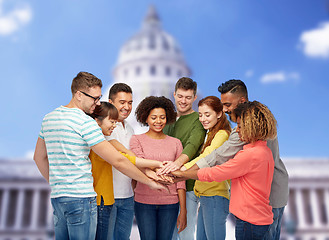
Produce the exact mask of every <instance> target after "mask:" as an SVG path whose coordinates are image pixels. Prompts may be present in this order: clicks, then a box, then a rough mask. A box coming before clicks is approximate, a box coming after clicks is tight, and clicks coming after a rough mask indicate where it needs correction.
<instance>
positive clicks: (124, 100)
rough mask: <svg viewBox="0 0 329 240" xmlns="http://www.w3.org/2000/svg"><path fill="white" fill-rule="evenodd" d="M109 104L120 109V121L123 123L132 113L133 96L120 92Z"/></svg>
mask: <svg viewBox="0 0 329 240" xmlns="http://www.w3.org/2000/svg"><path fill="white" fill-rule="evenodd" d="M109 102H110V103H112V104H113V105H114V106H115V107H116V108H117V109H118V112H119V119H118V121H119V122H122V121H123V120H125V119H126V118H127V117H128V116H129V114H130V113H131V109H132V103H133V96H132V94H131V93H127V92H118V93H117V94H116V95H115V96H114V98H113V101H112V100H111V99H110V100H109Z"/></svg>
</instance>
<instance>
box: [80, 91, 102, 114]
mask: <svg viewBox="0 0 329 240" xmlns="http://www.w3.org/2000/svg"><path fill="white" fill-rule="evenodd" d="M82 92H85V93H86V94H88V95H90V96H92V97H93V98H91V97H89V96H87V95H85V94H83V93H82ZM82 92H81V91H77V92H76V94H77V95H78V99H79V101H80V108H81V110H82V111H84V112H85V113H88V114H91V113H93V112H94V110H95V107H96V105H100V101H99V98H100V97H101V96H102V90H101V88H100V87H98V86H96V87H91V88H88V89H86V90H84V91H82ZM94 98H96V99H98V100H97V101H95V99H94Z"/></svg>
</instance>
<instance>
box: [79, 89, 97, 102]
mask: <svg viewBox="0 0 329 240" xmlns="http://www.w3.org/2000/svg"><path fill="white" fill-rule="evenodd" d="M80 92H81V93H83V94H84V95H86V96H87V97H90V98H92V99H94V103H98V102H99V101H100V100H101V98H102V95H100V96H99V97H93V96H91V95H89V94H88V93H85V92H82V91H80Z"/></svg>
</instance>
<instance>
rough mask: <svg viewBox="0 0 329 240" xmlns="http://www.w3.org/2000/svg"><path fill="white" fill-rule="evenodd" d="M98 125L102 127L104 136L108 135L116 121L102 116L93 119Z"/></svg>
mask: <svg viewBox="0 0 329 240" xmlns="http://www.w3.org/2000/svg"><path fill="white" fill-rule="evenodd" d="M95 120H96V122H97V124H98V126H100V128H101V129H102V132H103V134H104V135H105V136H110V135H111V134H112V132H113V130H114V128H115V127H116V124H117V121H116V120H114V119H111V118H109V117H106V118H104V119H103V120H99V119H97V118H96V119H95Z"/></svg>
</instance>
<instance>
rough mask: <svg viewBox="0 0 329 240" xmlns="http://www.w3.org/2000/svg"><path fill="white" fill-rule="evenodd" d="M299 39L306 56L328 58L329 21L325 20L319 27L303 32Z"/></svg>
mask: <svg viewBox="0 0 329 240" xmlns="http://www.w3.org/2000/svg"><path fill="white" fill-rule="evenodd" d="M299 40H300V42H301V43H302V50H303V52H304V54H305V55H306V56H309V57H314V58H317V57H319V58H328V57H329V22H323V23H321V24H319V27H318V28H316V29H312V30H309V31H305V32H303V33H302V34H301V36H300V39H299Z"/></svg>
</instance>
